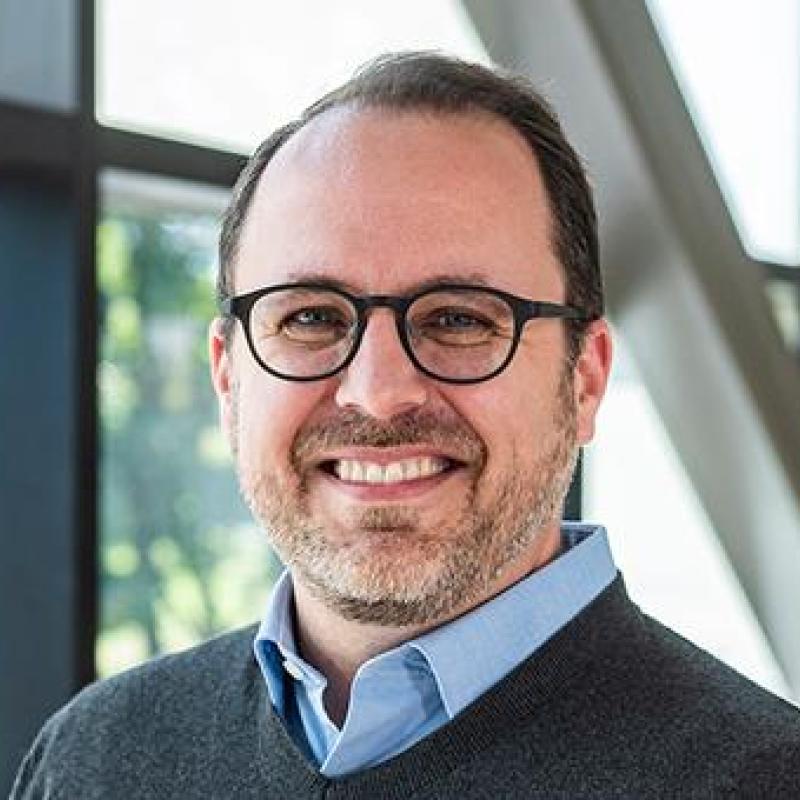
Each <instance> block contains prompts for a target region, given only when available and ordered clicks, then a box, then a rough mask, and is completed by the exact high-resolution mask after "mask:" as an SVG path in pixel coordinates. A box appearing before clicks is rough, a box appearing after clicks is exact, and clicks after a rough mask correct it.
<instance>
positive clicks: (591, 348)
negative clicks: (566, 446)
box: [573, 319, 612, 445]
mask: <svg viewBox="0 0 800 800" xmlns="http://www.w3.org/2000/svg"><path fill="white" fill-rule="evenodd" d="M611 352H612V344H611V330H610V329H609V327H608V323H607V322H606V321H605V320H604V319H600V320H596V321H595V322H593V323H592V324H591V325H590V326H589V328H588V330H587V331H586V333H585V335H584V340H583V347H582V348H581V353H580V355H579V356H578V361H577V363H576V364H575V369H574V372H573V389H574V392H575V409H576V421H577V439H578V444H579V445H584V444H587V443H588V442H589V441H591V439H592V437H593V436H594V422H595V417H596V416H597V410H598V409H599V408H600V403H601V401H602V400H603V396H604V395H605V392H606V386H607V385H608V378H609V373H610V372H611Z"/></svg>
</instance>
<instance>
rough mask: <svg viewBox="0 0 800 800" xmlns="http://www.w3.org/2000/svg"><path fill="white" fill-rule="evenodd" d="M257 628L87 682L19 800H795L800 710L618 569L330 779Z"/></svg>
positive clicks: (38, 753)
mask: <svg viewBox="0 0 800 800" xmlns="http://www.w3.org/2000/svg"><path fill="white" fill-rule="evenodd" d="M254 633H255V629H254V628H249V629H245V630H242V631H237V632H235V633H231V634H228V635H226V636H222V637H220V638H218V639H215V640H213V641H210V642H207V643H206V644H203V645H201V646H199V647H197V648H195V649H193V650H190V651H188V652H186V653H183V654H180V655H174V656H167V657H164V658H160V659H158V660H157V661H154V662H151V663H149V664H145V665H144V666H141V667H138V668H136V669H134V670H131V671H129V672H126V673H124V674H122V675H119V676H117V677H115V678H112V679H110V680H107V681H104V682H102V683H98V684H95V685H93V686H90V687H89V688H87V689H85V690H84V691H83V692H81V693H80V694H79V695H78V696H77V697H76V698H75V699H74V700H73V701H72V702H71V703H70V704H69V705H68V706H66V707H65V708H64V709H62V710H61V711H59V712H58V713H57V714H56V715H55V716H54V717H52V718H51V719H50V721H49V722H48V723H47V724H46V725H45V727H44V729H43V730H42V732H41V733H40V735H39V737H38V738H37V740H36V742H35V743H34V745H33V747H32V749H31V751H30V753H29V754H28V757H27V758H26V760H25V762H24V763H23V765H22V767H21V769H20V772H19V775H18V778H17V782H16V785H15V788H14V789H13V790H12V793H11V796H12V798H106V799H108V798H125V799H126V800H134V798H173V797H174V798H186V799H187V800H188V798H281V800H284V799H285V798H329V799H330V800H334V798H342V799H344V798H353V799H354V800H355V799H356V798H371V799H372V800H375V799H376V798H377V799H380V800H382V799H383V798H397V799H398V800H411V799H412V798H437V799H438V800H444V799H445V798H517V797H520V798H528V797H531V798H550V799H551V800H552V799H553V798H637V800H643V799H645V798H654V797H660V798H690V797H697V798H700V797H703V798H718V797H740V798H748V799H751V798H769V799H770V800H780V798H792V799H793V800H798V798H800V712H798V710H797V709H795V708H793V707H792V706H790V705H789V704H787V703H784V702H783V701H781V700H779V699H777V698H775V697H773V696H771V695H770V694H768V693H767V692H765V691H763V690H761V689H759V688H758V687H756V686H755V685H753V684H752V683H750V682H749V681H747V680H745V679H744V678H742V677H741V676H740V675H738V674H737V673H735V672H733V671H732V670H730V669H729V668H727V667H725V666H724V665H722V664H720V663H719V662H718V661H716V660H715V659H713V658H711V657H710V656H709V655H707V654H706V653H704V652H702V651H701V650H698V649H697V648H695V647H694V646H692V645H691V644H689V643H688V642H686V641H685V640H683V639H681V638H680V637H679V636H677V635H676V634H674V633H672V632H671V631H669V630H667V629H666V628H664V627H662V626H661V625H659V624H658V623H657V622H655V621H653V620H651V619H649V618H648V617H646V616H644V615H643V614H641V613H640V612H639V610H638V609H637V608H636V606H634V605H633V604H632V603H631V602H630V600H628V598H627V595H626V593H625V589H624V586H623V584H622V579H621V578H620V577H618V578H617V579H616V580H615V581H614V582H613V583H612V584H611V586H610V587H609V588H608V589H606V590H605V591H604V592H603V593H602V594H601V595H600V596H599V597H598V598H597V599H596V600H595V601H594V602H593V603H592V604H591V605H590V606H589V607H588V608H587V609H585V610H584V611H583V612H582V613H581V614H580V615H579V616H578V617H577V618H576V619H574V620H573V621H572V622H571V623H569V624H568V625H567V626H566V627H565V628H563V629H562V630H561V631H560V632H559V633H558V634H556V636H554V637H553V638H552V639H551V640H550V641H549V642H548V643H547V644H546V645H545V646H544V647H543V648H542V649H541V650H540V651H538V652H537V653H536V654H535V655H534V656H533V657H531V658H530V659H528V660H527V661H526V662H524V663H523V664H522V665H521V666H520V667H518V668H517V669H516V670H515V671H514V672H512V673H511V674H510V675H509V676H507V677H506V678H505V679H504V680H502V681H501V682H500V683H499V684H497V685H496V686H495V687H494V688H493V689H491V690H490V691H489V692H487V693H486V694H485V695H483V696H482V697H481V698H479V699H478V700H477V701H476V702H475V703H473V704H472V705H471V706H469V707H468V708H467V709H465V710H464V711H463V712H462V713H461V714H460V715H459V716H458V717H456V719H455V720H453V721H452V722H451V723H449V724H447V725H445V726H444V727H443V728H440V729H439V730H438V731H436V732H434V733H433V734H431V735H430V736H428V737H426V738H425V739H423V740H422V741H421V742H419V743H418V744H416V745H415V746H414V747H412V748H411V749H410V750H408V751H406V752H405V753H403V754H401V755H400V756H397V757H395V758H393V759H391V760H390V761H388V762H386V763H384V764H382V765H380V766H378V767H375V768H372V769H368V770H365V771H364V772H360V773H358V774H356V775H352V776H349V777H346V778H339V779H334V780H331V779H328V778H325V777H323V776H322V775H320V774H319V772H317V770H316V769H315V768H314V766H313V765H312V764H311V763H310V762H309V761H308V760H307V759H306V757H305V756H304V755H303V753H302V751H301V750H300V749H298V747H297V746H296V745H295V744H294V743H293V741H292V740H291V738H290V737H289V736H288V734H287V732H286V730H285V728H284V726H283V724H282V722H281V721H280V719H279V718H278V717H277V716H276V715H275V713H274V712H273V711H272V708H271V706H270V704H269V701H268V697H267V693H266V688H265V685H264V680H263V678H262V676H261V674H260V672H259V669H258V666H257V664H256V663H255V660H254V658H253V655H252V639H253V636H254ZM387 691H389V689H388V688H387Z"/></svg>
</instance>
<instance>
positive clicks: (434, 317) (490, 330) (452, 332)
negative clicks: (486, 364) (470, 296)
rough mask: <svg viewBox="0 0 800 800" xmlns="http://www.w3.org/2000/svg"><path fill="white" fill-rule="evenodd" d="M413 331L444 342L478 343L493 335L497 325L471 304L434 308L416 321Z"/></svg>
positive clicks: (455, 344) (438, 341) (435, 341)
mask: <svg viewBox="0 0 800 800" xmlns="http://www.w3.org/2000/svg"><path fill="white" fill-rule="evenodd" d="M412 328H413V332H415V333H416V334H417V335H418V336H421V337H422V338H424V339H425V340H427V341H429V342H431V343H436V344H440V345H453V346H459V345H476V344H483V343H485V342H488V341H490V340H491V339H492V337H493V336H494V335H495V333H496V330H497V326H496V324H495V322H494V321H493V320H492V319H490V318H488V317H486V316H485V315H483V314H481V313H479V312H476V311H475V310H474V309H470V308H457V307H442V308H435V309H431V310H430V311H429V312H427V313H426V314H425V315H424V316H421V317H418V318H417V319H415V320H414V321H413V325H412Z"/></svg>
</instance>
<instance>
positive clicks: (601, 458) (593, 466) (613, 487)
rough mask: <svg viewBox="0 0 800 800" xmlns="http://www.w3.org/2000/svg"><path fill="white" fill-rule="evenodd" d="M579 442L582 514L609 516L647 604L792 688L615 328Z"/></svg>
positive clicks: (751, 673) (619, 556)
mask: <svg viewBox="0 0 800 800" xmlns="http://www.w3.org/2000/svg"><path fill="white" fill-rule="evenodd" d="M616 344H617V353H616V357H617V363H616V365H615V369H614V373H613V377H612V381H611V385H610V387H609V392H608V396H607V397H606V400H605V402H604V406H603V410H602V411H601V416H600V419H599V422H598V429H597V436H596V439H595V441H594V442H593V444H592V445H591V447H588V448H587V449H586V452H585V460H584V518H585V519H587V520H592V521H597V522H601V523H603V524H605V525H607V526H608V531H609V537H610V539H611V546H612V549H613V551H614V557H615V559H616V561H617V564H618V566H619V567H620V569H621V570H622V572H623V574H624V575H625V581H626V583H627V585H628V590H629V591H630V594H631V596H632V598H633V599H634V601H635V602H637V603H638V604H639V605H640V606H642V608H643V609H644V611H646V612H647V613H650V614H652V615H653V616H655V617H656V618H657V619H659V620H661V621H662V622H664V623H666V624H667V625H669V626H670V627H672V628H674V629H675V630H677V631H678V632H679V633H681V634H683V635H684V636H686V637H687V638H688V639H690V640H692V641H693V642H695V643H696V644H698V645H700V646H701V647H703V648H704V649H706V650H708V651H709V652H711V653H713V654H714V655H716V656H717V657H718V658H720V659H722V660H723V661H725V662H726V663H728V664H730V665H731V666H733V667H734V668H735V669H737V670H739V671H740V672H741V673H743V674H744V675H747V676H748V677H749V678H750V679H751V680H754V681H755V682H756V683H759V684H761V685H762V686H765V687H767V688H768V689H770V690H771V691H773V692H776V693H777V694H780V695H782V696H784V697H787V698H788V697H789V690H788V687H787V685H786V683H785V680H784V678H783V676H782V674H781V671H780V669H779V667H778V666H777V663H776V661H775V658H774V656H773V655H772V651H771V649H770V647H769V644H768V643H767V641H766V638H765V636H764V634H763V632H762V630H761V627H760V626H759V624H758V621H757V620H756V618H755V615H754V613H753V611H752V609H751V607H750V605H749V603H748V602H747V599H746V597H745V595H744V592H743V590H742V588H741V586H740V584H739V582H738V580H737V578H736V575H735V573H734V571H733V569H732V567H731V565H730V562H729V561H728V559H727V557H726V555H725V553H724V551H723V550H722V547H721V545H720V544H719V541H718V539H717V537H716V535H715V533H714V531H713V529H712V527H711V523H710V522H709V520H708V518H707V517H706V514H705V512H704V510H703V508H702V506H701V505H700V502H699V500H698V498H697V496H696V494H695V492H694V489H693V488H692V485H691V483H690V481H689V478H688V476H687V475H686V473H685V471H684V468H683V465H682V464H681V462H680V459H679V458H678V455H677V453H676V452H675V450H674V449H673V447H672V445H671V443H670V441H669V439H668V437H667V434H666V432H665V430H664V428H663V425H662V423H661V420H660V419H659V417H658V414H657V412H656V410H655V408H654V407H653V405H652V402H651V401H650V397H649V395H648V393H647V390H646V388H645V386H644V384H643V383H642V381H641V379H640V378H639V376H638V375H637V373H636V370H635V367H634V365H633V363H632V361H631V359H630V356H629V355H628V354H627V352H626V350H625V346H624V341H622V339H621V337H620V336H619V335H617V336H616Z"/></svg>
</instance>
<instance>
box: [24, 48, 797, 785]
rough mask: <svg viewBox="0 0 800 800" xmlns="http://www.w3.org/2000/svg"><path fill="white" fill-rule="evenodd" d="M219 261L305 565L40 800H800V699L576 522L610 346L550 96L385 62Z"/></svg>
mask: <svg viewBox="0 0 800 800" xmlns="http://www.w3.org/2000/svg"><path fill="white" fill-rule="evenodd" d="M220 253H221V266H220V271H221V274H220V281H219V288H220V295H221V299H222V310H223V315H222V316H221V317H220V318H219V319H217V320H215V321H214V323H213V324H212V326H211V330H210V337H209V340H210V355H211V368H212V378H213V383H214V388H215V390H216V393H217V396H218V398H219V406H220V414H221V420H222V423H223V426H224V428H225V431H226V433H227V435H228V438H229V440H230V444H231V448H232V450H233V453H234V455H235V459H236V465H237V469H238V474H239V479H240V484H241V488H242V493H243V495H244V497H245V499H246V500H247V503H248V505H249V506H250V508H251V510H252V512H253V514H254V516H255V517H256V519H257V520H258V521H259V522H260V523H261V524H262V525H263V526H264V528H265V529H266V530H267V531H268V532H269V535H270V537H271V540H272V542H273V543H274V546H275V547H276V549H277V551H278V553H279V554H280V555H281V557H282V558H283V560H284V562H285V563H286V565H287V567H288V571H287V572H286V573H285V574H284V575H283V577H282V578H281V580H280V581H279V583H278V585H277V587H276V588H275V590H274V592H273V596H272V598H271V601H270V605H269V608H268V609H267V612H266V615H265V618H264V619H263V621H262V623H261V625H260V627H259V628H258V629H256V628H250V629H247V630H244V631H239V632H234V633H232V634H229V635H227V636H223V637H221V638H219V639H217V640H214V641H212V642H209V643H206V644H204V645H201V646H200V647H198V648H195V649H194V650H192V651H189V652H188V653H184V654H181V655H177V656H168V657H166V658H163V659H160V660H157V661H155V662H153V663H151V664H147V665H144V666H143V667H140V668H138V669H135V670H132V671H130V672H128V673H126V674H123V675H121V676H118V677H116V678H113V679H111V680H109V681H106V682H104V683H101V684H98V685H95V686H92V687H90V688H88V689H87V690H85V691H84V692H82V693H81V695H79V696H78V698H76V699H75V700H74V701H73V702H72V703H71V704H70V705H69V706H67V707H66V708H65V709H64V710H62V711H61V712H59V713H58V714H57V715H56V716H55V717H53V718H52V719H51V720H50V721H49V722H48V724H47V725H46V726H45V728H44V730H43V732H42V734H41V735H40V737H39V738H38V739H37V741H36V743H35V744H34V746H33V748H32V750H31V753H30V754H29V756H28V758H27V760H26V762H25V764H24V765H23V767H22V768H21V771H20V775H19V778H18V782H17V786H16V788H15V790H14V792H13V796H14V797H45V796H46V797H81V798H84V797H105V798H108V797H125V798H135V797H147V798H156V797H181V798H189V797H237V798H240V797H241V798H245V797H262V798H266V797H275V798H278V797H280V798H287V797H289V798H293V797H300V798H303V797H320V798H321V797H326V798H338V797H341V798H345V797H347V798H393V797H397V798H400V797H402V798H455V797H459V798H460V797H542V798H544V797H547V798H553V797H562V798H565V797H596V798H601V797H602V798H607V797H628V798H647V797H747V798H754V797H769V798H784V797H785V798H789V797H793V798H797V797H800V715H798V713H797V712H796V710H794V709H793V708H791V707H790V706H789V705H788V704H786V703H784V702H782V701H780V700H778V699H777V698H774V697H772V696H770V695H768V694H767V693H766V692H764V691H762V690H760V689H758V688H757V687H755V686H754V685H752V684H750V683H749V682H748V681H746V680H745V679H743V678H742V677H740V676H738V675H737V674H736V673H734V672H732V671H731V670H729V669H727V668H726V667H724V666H723V665H721V664H719V663H718V662H716V661H715V660H713V659H712V658H711V657H710V656H708V655H706V654H705V653H703V652H701V651H699V650H697V649H696V648H694V647H693V646H691V645H689V644H688V643H686V642H685V641H683V640H682V639H680V638H679V637H678V636H676V635H675V634H673V633H671V632H670V631H668V630H666V629H664V628H663V627H661V626H660V625H658V624H657V623H656V622H654V621H652V620H650V619H648V618H647V617H645V616H643V615H642V614H641V613H640V612H639V611H638V610H637V609H636V607H635V606H633V605H632V604H631V603H630V601H629V600H628V599H627V597H626V594H625V590H624V587H623V584H622V579H621V577H620V576H619V575H618V574H617V572H616V569H615V568H614V565H613V562H612V560H611V556H610V554H609V551H608V546H607V542H606V537H605V533H604V531H603V530H602V529H601V528H598V527H594V526H584V525H571V526H570V525H561V524H560V522H559V520H560V509H561V507H562V503H563V500H564V496H565V493H566V491H567V487H568V485H569V482H570V478H571V475H572V472H573V468H574V464H575V458H576V453H577V449H578V447H579V446H580V445H582V444H585V443H587V442H588V441H589V440H590V439H591V437H592V433H593V425H594V419H595V414H596V412H597V409H598V406H599V404H600V402H601V399H602V396H603V392H604V389H605V385H606V381H607V378H608V373H609V368H610V360H611V341H610V334H609V330H608V327H607V325H606V323H605V322H604V320H603V319H602V313H603V298H602V285H601V280H600V275H599V270H598V257H597V239H596V224H595V216H594V210H593V206H592V201H591V195H590V191H589V188H588V186H587V183H586V179H585V177H584V175H583V172H582V169H581V166H580V162H579V160H578V158H577V157H576V155H575V153H574V152H573V150H572V148H571V147H570V145H569V144H568V143H567V141H566V140H565V138H564V136H563V133H562V132H561V130H560V127H559V125H558V123H557V121H556V119H555V118H554V116H553V115H552V112H551V111H550V110H549V109H548V108H547V106H546V105H545V104H544V103H543V101H542V100H541V98H539V97H538V96H537V95H536V94H535V93H534V92H532V91H531V89H530V88H529V87H527V86H526V85H525V84H524V83H522V82H521V81H519V80H516V79H512V78H508V77H504V76H500V75H498V74H495V73H493V72H490V71H488V70H486V69H483V68H481V67H477V66H473V65H467V64H463V63H461V62H457V61H454V60H449V59H446V58H443V57H440V56H435V55H430V54H405V55H398V56H391V57H386V58H384V59H380V60H378V61H377V62H375V63H373V64H372V65H370V66H368V67H367V68H366V69H365V70H363V71H362V72H361V73H359V74H358V75H357V76H356V77H355V78H354V79H353V80H351V81H350V82H349V83H348V84H346V85H345V86H344V87H342V88H341V89H339V90H338V91H336V92H334V93H333V94H332V95H329V96H327V97H326V98H323V99H322V100H321V101H320V102H318V103H317V104H315V105H314V106H312V107H311V108H310V109H309V110H308V111H307V112H306V113H305V114H304V116H303V117H302V118H301V119H300V120H299V121H297V122H294V123H292V124H290V125H288V126H286V127H284V128H282V129H280V130H279V131H277V132H276V133H274V134H273V135H272V136H271V137H270V138H269V139H268V140H267V141H266V142H265V143H264V144H263V145H262V146H261V147H260V148H259V149H258V150H257V152H256V153H255V155H254V156H253V158H252V159H251V161H250V162H249V164H248V166H247V167H246V168H245V171H244V173H243V175H242V177H241V178H240V180H239V182H238V184H237V187H236V189H235V192H234V198H233V201H232V204H231V208H230V209H229V212H228V214H227V216H226V218H225V221H224V226H223V233H222V238H221V248H220ZM254 640H255V641H254Z"/></svg>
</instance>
